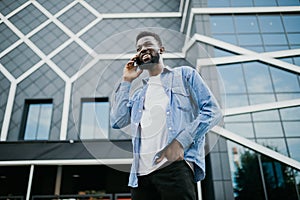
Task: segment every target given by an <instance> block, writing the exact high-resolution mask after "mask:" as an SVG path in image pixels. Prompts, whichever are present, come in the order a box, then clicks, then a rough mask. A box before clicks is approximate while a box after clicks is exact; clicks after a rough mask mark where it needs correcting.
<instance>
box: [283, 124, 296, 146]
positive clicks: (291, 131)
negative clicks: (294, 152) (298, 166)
mask: <svg viewBox="0 0 300 200" xmlns="http://www.w3.org/2000/svg"><path fill="white" fill-rule="evenodd" d="M283 129H284V132H285V135H286V136H287V137H300V121H291V122H283ZM299 148H300V147H299Z"/></svg>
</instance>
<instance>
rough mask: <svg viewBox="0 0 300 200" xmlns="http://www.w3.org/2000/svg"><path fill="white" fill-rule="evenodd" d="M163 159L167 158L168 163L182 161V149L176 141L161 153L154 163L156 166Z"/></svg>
mask: <svg viewBox="0 0 300 200" xmlns="http://www.w3.org/2000/svg"><path fill="white" fill-rule="evenodd" d="M164 158H167V160H168V161H169V162H174V161H178V160H183V159H184V150H183V147H182V145H181V144H180V143H179V142H178V141H177V140H176V139H175V140H173V141H172V142H171V144H170V145H169V146H168V147H167V148H166V149H165V150H164V151H163V152H162V154H161V156H160V157H159V158H158V159H157V160H156V161H155V162H156V164H158V163H159V162H161V161H162V160H163V159H164Z"/></svg>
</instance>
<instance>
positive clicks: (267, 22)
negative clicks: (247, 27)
mask: <svg viewBox="0 0 300 200" xmlns="http://www.w3.org/2000/svg"><path fill="white" fill-rule="evenodd" d="M258 21H259V25H260V29H261V31H262V32H264V33H278V32H284V30H283V25H282V22H281V19H280V15H277V16H270V15H260V16H259V17H258Z"/></svg>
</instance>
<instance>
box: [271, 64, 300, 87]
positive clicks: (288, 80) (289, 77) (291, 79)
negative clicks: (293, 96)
mask: <svg viewBox="0 0 300 200" xmlns="http://www.w3.org/2000/svg"><path fill="white" fill-rule="evenodd" d="M270 70H271V74H272V80H273V84H274V88H275V91H276V92H299V91H300V87H299V81H298V78H297V76H296V75H295V74H292V73H290V72H286V71H284V70H281V69H277V68H274V67H272V68H270Z"/></svg>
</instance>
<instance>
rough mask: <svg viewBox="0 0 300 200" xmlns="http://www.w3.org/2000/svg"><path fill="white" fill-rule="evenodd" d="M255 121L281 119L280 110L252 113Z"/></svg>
mask: <svg viewBox="0 0 300 200" xmlns="http://www.w3.org/2000/svg"><path fill="white" fill-rule="evenodd" d="M252 117H253V121H279V120H280V118H279V113H278V110H270V111H263V112H255V113H252Z"/></svg>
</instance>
